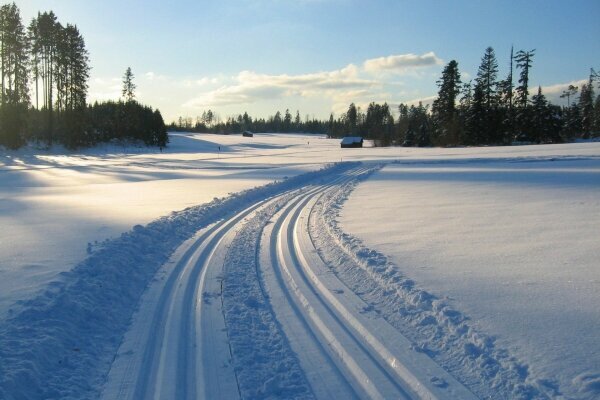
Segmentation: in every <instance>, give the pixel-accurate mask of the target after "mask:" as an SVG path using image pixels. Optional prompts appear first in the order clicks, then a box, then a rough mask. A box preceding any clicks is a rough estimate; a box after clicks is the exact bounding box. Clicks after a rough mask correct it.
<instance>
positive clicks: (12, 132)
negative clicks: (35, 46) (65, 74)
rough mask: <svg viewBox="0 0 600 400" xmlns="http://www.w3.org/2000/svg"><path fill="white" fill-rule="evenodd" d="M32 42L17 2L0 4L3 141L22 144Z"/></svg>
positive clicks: (15, 145)
mask: <svg viewBox="0 0 600 400" xmlns="http://www.w3.org/2000/svg"><path fill="white" fill-rule="evenodd" d="M28 47H29V41H28V37H27V35H26V32H25V27H24V26H23V23H22V21H21V15H20V12H19V9H18V7H17V6H16V4H15V3H12V4H5V5H3V6H1V7H0V76H1V80H0V91H1V95H0V107H1V110H0V144H3V145H5V146H7V147H10V148H18V147H20V146H21V145H22V144H23V141H24V138H23V136H24V134H25V127H26V118H27V107H28V104H29V91H28V85H27V80H28Z"/></svg>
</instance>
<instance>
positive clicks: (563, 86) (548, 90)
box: [530, 79, 588, 96]
mask: <svg viewBox="0 0 600 400" xmlns="http://www.w3.org/2000/svg"><path fill="white" fill-rule="evenodd" d="M587 82H588V80H587V79H581V80H578V81H571V82H567V83H557V84H555V85H549V86H542V93H544V95H546V96H552V95H559V96H560V95H561V94H562V92H563V91H565V90H567V88H568V87H569V85H573V86H577V87H578V88H579V89H581V85H583V84H586V83H587ZM530 92H532V93H534V92H535V93H537V87H535V88H532V89H530Z"/></svg>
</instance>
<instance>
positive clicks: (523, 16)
mask: <svg viewBox="0 0 600 400" xmlns="http://www.w3.org/2000/svg"><path fill="white" fill-rule="evenodd" d="M17 5H18V6H19V7H20V9H21V13H22V16H23V18H24V19H25V20H26V21H29V20H30V19H31V18H32V17H33V16H34V15H35V14H36V13H37V12H38V11H45V10H53V11H54V12H55V13H56V14H57V16H58V18H59V20H60V21H61V22H62V23H63V24H66V23H67V22H70V23H74V24H76V25H77V26H78V27H79V29H80V31H81V32H82V34H83V36H84V38H85V40H86V44H87V47H88V50H89V52H90V56H91V63H92V67H93V69H92V72H91V80H90V94H89V96H90V99H91V100H94V99H109V98H117V97H118V96H119V92H120V90H119V89H120V80H121V76H122V75H123V72H124V71H125V69H126V68H127V67H128V66H131V68H132V70H133V72H134V74H135V75H136V84H137V85H138V98H139V100H140V101H143V102H145V103H148V104H150V105H152V106H154V107H158V108H159V109H160V110H161V111H162V112H163V115H164V117H165V119H166V120H167V121H170V120H173V119H175V118H176V117H177V116H178V115H184V116H192V117H194V116H196V115H199V114H201V113H202V110H206V109H209V108H210V109H212V110H214V111H216V112H217V113H218V114H219V115H220V116H221V117H222V118H226V117H227V116H230V115H234V114H237V113H240V112H243V111H248V112H249V113H250V114H251V115H256V116H268V115H271V114H274V113H275V111H277V110H280V111H282V112H283V111H284V110H285V109H286V108H289V109H290V110H291V111H292V112H293V113H295V111H296V110H300V113H301V114H302V116H304V115H307V114H308V115H311V116H313V115H314V116H316V117H320V118H323V117H326V116H328V114H329V113H330V112H334V113H336V114H339V113H340V112H342V111H343V110H344V109H346V108H347V106H348V104H349V103H350V102H355V103H357V104H359V105H363V106H364V105H366V104H368V103H369V102H370V101H378V102H383V101H387V102H388V103H390V104H392V105H393V106H394V107H395V106H396V105H397V104H398V103H400V102H414V101H417V100H419V99H425V100H427V99H430V98H431V97H432V96H435V94H436V93H437V86H436V84H435V81H436V80H437V78H438V77H439V75H440V72H441V70H442V68H443V65H444V64H446V63H447V62H448V61H450V60H452V59H455V60H457V61H458V63H459V69H460V71H461V73H462V75H463V81H466V80H468V79H471V78H473V77H474V76H475V74H476V71H477V67H478V65H479V63H480V60H481V56H482V55H483V52H484V50H485V48H486V47H487V46H492V47H493V48H494V49H495V51H496V56H497V58H498V62H499V64H500V75H501V77H504V75H505V74H506V73H507V66H508V61H509V54H510V47H511V45H514V46H515V50H518V49H526V50H529V49H534V48H535V49H536V56H535V58H534V63H533V71H532V75H531V78H532V84H533V85H541V86H543V87H544V88H545V90H546V93H547V95H548V96H549V97H550V98H556V97H557V95H558V94H559V93H560V91H561V90H562V88H563V87H564V86H565V85H566V84H568V83H571V82H578V81H581V80H582V79H585V78H586V77H587V75H588V73H589V68H590V67H595V68H596V69H600V41H599V40H598V38H600V24H599V23H598V18H599V17H600V1H597V0H588V1H584V0H579V1H578V0H572V1H569V2H567V1H554V0H550V1H548V0H547V1H486V0H478V1H476V0H471V1H456V0H455V1H443V0H438V1H431V0H429V1H427V0H425V1H423V0H421V1H416V0H415V1H400V0H397V1H391V0H389V1H383V0H382V1H378V0H372V1H366V0H363V1H358V0H230V1H224V0H221V1H213V0H202V1H198V0H196V1H168V2H167V1H155V0H146V1H127V0H121V1H115V0H103V1H81V0H43V1H42V0H24V1H17Z"/></svg>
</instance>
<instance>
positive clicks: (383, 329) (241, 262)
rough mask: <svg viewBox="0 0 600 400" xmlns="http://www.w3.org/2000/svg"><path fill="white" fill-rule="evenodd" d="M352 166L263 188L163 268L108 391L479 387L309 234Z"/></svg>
mask: <svg viewBox="0 0 600 400" xmlns="http://www.w3.org/2000/svg"><path fill="white" fill-rule="evenodd" d="M373 168H374V167H368V166H360V165H359V166H357V167H355V168H352V169H349V170H347V171H341V172H338V173H336V175H333V174H332V175H331V176H327V177H324V178H321V179H320V180H318V181H317V182H313V183H312V184H309V185H304V186H300V187H297V188H291V189H290V190H288V191H286V192H283V193H280V194H277V195H273V196H271V197H267V198H262V199H260V200H258V201H257V202H256V203H255V204H253V205H251V206H249V207H248V208H246V209H245V210H243V211H242V212H240V213H237V214H235V215H234V216H231V217H228V218H225V219H223V220H221V221H219V222H217V223H215V224H213V225H211V226H209V227H206V228H204V229H202V230H200V231H199V232H197V233H196V235H194V237H192V238H190V239H189V240H187V241H186V242H184V244H183V245H181V246H180V247H179V248H178V249H177V251H176V252H175V253H174V254H173V255H172V256H171V258H170V259H169V261H168V262H167V263H165V264H164V265H163V266H162V267H161V269H160V270H159V272H158V274H157V276H156V279H155V280H154V281H153V282H152V284H151V285H150V287H149V288H148V290H147V291H146V292H145V294H144V296H143V298H142V301H141V303H140V308H139V310H138V312H137V313H136V315H135V316H134V319H133V323H132V325H131V328H130V329H129V331H128V332H127V334H126V335H125V338H124V340H123V342H122V344H121V346H120V348H119V351H118V353H117V355H116V357H115V360H114V362H113V364H112V367H111V371H110V373H109V376H108V380H107V383H106V385H105V388H104V391H103V397H104V398H107V399H108V398H111V399H112V398H119V399H136V398H147V399H159V398H177V399H196V398H206V399H215V398H227V399H233V398H268V397H279V398H282V397H284V398H372V399H377V398H380V399H383V398H398V399H409V398H425V399H437V398H440V399H443V398H463V399H468V398H474V396H473V394H472V393H471V392H469V390H468V389H466V388H465V387H464V386H462V385H461V384H460V383H459V382H457V381H456V380H455V379H454V378H453V377H452V376H450V374H448V373H447V372H446V371H444V370H443V369H442V368H441V367H439V366H438V365H437V364H435V363H434V362H433V361H432V360H431V359H430V358H429V357H428V356H426V355H425V354H423V353H421V352H418V351H416V350H414V349H413V347H414V346H411V343H410V342H409V341H408V340H407V339H406V338H405V337H404V336H402V335H401V334H400V333H399V331H398V330H396V329H395V328H394V327H392V326H391V325H390V324H389V323H388V322H386V320H385V319H384V318H382V317H381V316H379V315H378V314H377V313H375V312H371V311H370V310H372V307H371V306H369V305H368V304H367V303H365V302H364V301H363V300H361V299H360V298H359V297H358V296H357V294H355V293H353V292H352V290H350V289H349V288H348V287H347V286H345V285H344V283H343V282H342V281H340V280H339V279H338V278H337V276H336V275H335V274H334V273H333V271H332V270H331V268H330V266H328V265H327V264H326V263H325V262H324V261H323V259H321V257H320V256H319V254H318V252H317V249H316V248H315V245H314V243H313V241H312V239H311V237H310V235H309V220H310V216H311V211H313V210H314V208H315V204H316V203H317V201H318V200H319V199H320V198H321V196H323V195H324V194H326V193H332V192H334V191H337V190H339V189H340V187H342V186H343V185H344V184H347V183H348V182H352V181H354V180H356V179H358V178H360V177H363V176H365V174H369V173H370V172H371V171H372V170H373Z"/></svg>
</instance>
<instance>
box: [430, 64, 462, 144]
mask: <svg viewBox="0 0 600 400" xmlns="http://www.w3.org/2000/svg"><path fill="white" fill-rule="evenodd" d="M437 84H438V87H439V88H440V89H439V91H438V97H437V99H436V100H435V101H434V102H433V105H432V108H431V112H432V117H433V123H434V124H435V129H434V140H435V142H436V144H440V145H457V144H458V142H459V127H458V114H457V108H456V101H457V98H458V95H459V93H460V85H461V81H460V72H459V71H458V63H457V62H456V61H455V60H452V61H450V62H449V63H448V65H446V67H444V70H443V71H442V77H441V78H440V80H438V82H437Z"/></svg>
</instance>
